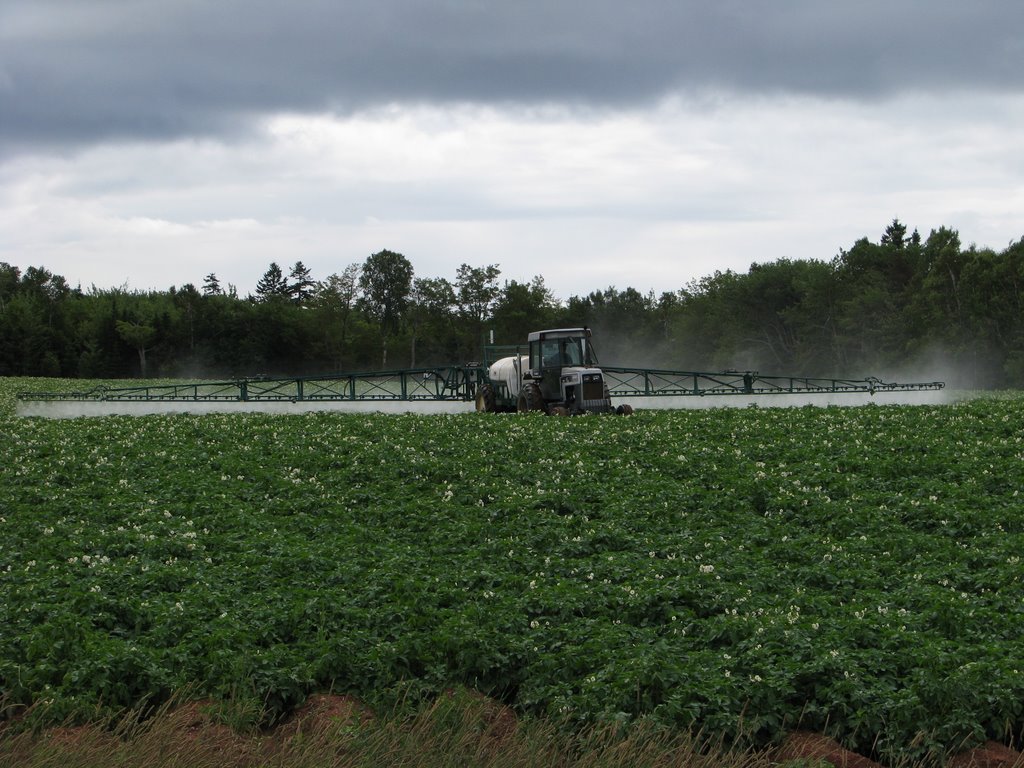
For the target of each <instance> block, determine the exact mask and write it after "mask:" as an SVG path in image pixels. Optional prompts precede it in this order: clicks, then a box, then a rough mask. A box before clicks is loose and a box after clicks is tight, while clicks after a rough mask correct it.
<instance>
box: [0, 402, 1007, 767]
mask: <svg viewBox="0 0 1024 768" xmlns="http://www.w3.org/2000/svg"><path fill="white" fill-rule="evenodd" d="M16 384H18V382H5V383H4V386H6V387H7V388H8V390H10V389H12V388H22V389H27V388H29V387H24V386H20V387H19V386H15V385H16ZM8 397H9V396H8ZM1020 405H1021V401H1020V400H1019V399H1016V398H1007V399H1002V400H998V399H987V400H974V401H970V402H965V403H960V404H955V405H949V406H934V407H932V406H929V407H909V406H908V407H896V406H884V407H863V408H828V409H820V408H795V409H759V408H749V409H713V410H707V411H679V412H647V413H644V412H641V413H638V414H637V415H636V416H634V417H632V418H628V419H626V418H599V417H585V418H577V419H552V418H543V417H536V418H535V417H532V416H519V415H478V414H467V415H460V416H414V415H403V416H386V415H342V414H310V415H306V416H288V417H270V416H264V415H231V416H223V415H221V416H205V417H196V416H186V415H181V416H166V417H145V418H138V417H112V418H96V419H80V420H69V421H47V420H39V419H17V418H14V417H13V416H9V415H8V416H0V445H2V446H3V447H2V448H0V451H2V459H3V460H2V461H0V597H2V600H0V628H2V629H0V685H2V688H3V690H4V692H5V694H6V697H7V702H8V704H10V703H26V704H27V703H30V702H35V701H44V700H45V701H50V702H52V705H51V711H52V712H53V713H54V716H64V715H66V714H68V713H71V712H75V711H79V710H81V709H82V708H86V707H90V706H94V705H95V704H96V703H97V702H99V703H102V704H103V705H105V706H112V707H125V706H133V705H137V704H139V703H140V702H143V701H150V702H159V701H161V700H163V699H165V698H166V697H168V696H170V695H171V693H172V692H174V691H176V690H179V689H181V688H184V687H187V686H191V687H192V688H193V690H195V691H197V692H198V693H199V694H201V695H204V696H207V695H208V696H214V697H230V696H237V695H239V694H244V695H248V696H252V697H254V698H256V699H258V700H259V701H260V702H262V703H263V704H265V705H266V706H267V708H268V713H269V716H271V717H275V716H279V715H281V714H284V713H286V712H288V711H289V710H290V709H291V708H292V707H294V706H295V705H296V704H298V703H300V702H301V701H302V700H303V698H304V697H305V696H306V695H307V694H309V693H310V692H312V691H316V690H326V689H328V688H330V689H333V690H334V691H336V692H350V693H354V694H356V695H358V696H360V697H362V698H364V699H365V700H367V701H370V702H387V701H392V700H395V699H396V698H398V697H413V698H416V697H418V696H428V695H432V694H435V693H437V692H439V691H441V690H444V689H445V688H447V687H449V686H452V685H455V684H464V685H468V686H471V687H473V688H476V689H478V690H480V691H483V692H485V693H488V694H490V695H493V696H496V697H499V698H501V699H503V700H504V701H506V702H508V703H510V704H512V705H514V706H515V707H517V708H518V709H519V710H520V711H522V712H525V713H535V714H545V715H552V716H555V717H558V718H565V719H567V720H568V721H569V722H591V721H595V720H602V719H610V720H623V721H632V720H636V719H640V718H647V719H652V720H655V721H657V722H662V723H666V724H669V725H671V726H673V727H677V728H683V729H685V728H703V729H704V732H705V733H708V732H710V733H716V734H722V735H723V736H725V737H728V738H738V739H741V740H754V741H756V742H759V743H763V742H765V741H769V740H772V739H777V738H779V737H780V736H781V735H782V734H783V733H785V732H786V731H788V730H791V729H793V728H796V727H800V728H804V729H807V728H810V729H815V730H819V731H826V732H828V733H830V734H831V735H835V736H837V737H838V738H840V739H841V740H842V741H843V742H844V743H845V744H847V745H848V746H851V747H855V748H857V749H859V750H861V751H864V752H870V751H872V750H874V753H875V754H876V755H879V756H882V757H886V758H888V759H892V758H894V757H896V756H901V757H907V756H915V755H916V756H921V755H923V754H925V753H927V752H929V751H931V752H933V753H936V754H937V753H940V752H942V751H944V750H946V749H948V748H952V747H955V746H959V745H960V744H961V743H962V742H963V741H964V740H967V741H969V742H970V741H977V740H981V739H984V738H986V737H992V738H999V739H1005V738H1009V737H1013V736H1016V737H1018V738H1019V737H1020V736H1021V733H1022V729H1024V674H1022V672H1024V611H1022V606H1024V584H1022V573H1024V568H1022V567H1021V563H1020V558H1021V553H1022V550H1024V512H1022V509H1024V499H1022V498H1021V496H1020V489H1021V488H1022V487H1024V436H1022V430H1021V427H1022V419H1021V415H1020V413H1021V410H1020ZM7 410H8V412H9V408H8V409H7Z"/></svg>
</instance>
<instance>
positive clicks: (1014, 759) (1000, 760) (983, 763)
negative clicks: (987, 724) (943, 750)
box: [946, 741, 1024, 768]
mask: <svg viewBox="0 0 1024 768" xmlns="http://www.w3.org/2000/svg"><path fill="white" fill-rule="evenodd" d="M946 765H947V768H1011V766H1012V767H1013V768H1020V767H1021V766H1024V755H1022V754H1021V753H1020V752H1017V751H1016V750H1014V749H1010V748H1009V747H1005V746H1003V745H1002V744H999V743H998V742H995V741H988V742H986V743H985V744H983V745H982V746H980V747H975V748H974V749H971V750H968V751H967V752H962V753H960V754H959V755H956V756H955V757H952V758H950V761H949V762H948V763H946Z"/></svg>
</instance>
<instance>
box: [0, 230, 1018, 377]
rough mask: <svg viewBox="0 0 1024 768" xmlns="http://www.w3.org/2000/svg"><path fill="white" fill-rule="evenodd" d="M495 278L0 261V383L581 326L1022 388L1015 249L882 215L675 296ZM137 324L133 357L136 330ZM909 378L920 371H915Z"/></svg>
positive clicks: (295, 360) (671, 347)
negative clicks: (80, 268)
mask: <svg viewBox="0 0 1024 768" xmlns="http://www.w3.org/2000/svg"><path fill="white" fill-rule="evenodd" d="M500 275H501V270H500V269H499V266H498V265H496V264H489V265H486V266H477V267H474V266H471V265H468V264H462V265H460V266H459V268H458V269H457V271H456V274H455V275H454V276H453V278H454V279H452V276H449V277H420V278H416V279H415V280H414V279H413V266H412V263H411V262H410V261H409V260H408V259H407V258H406V257H405V256H403V255H401V254H399V253H395V252H393V251H388V250H383V251H379V252H378V253H375V254H372V255H371V256H370V257H368V258H367V259H366V261H365V262H364V263H362V264H350V265H349V266H348V267H346V268H345V269H344V271H343V272H342V273H340V274H339V273H333V274H331V275H329V276H327V277H326V278H325V279H323V280H322V281H318V280H316V279H315V278H314V277H313V276H312V274H311V272H310V270H309V269H308V268H307V267H306V266H305V265H304V264H303V263H302V262H301V261H297V262H295V264H294V266H293V267H292V268H291V271H290V273H288V275H287V276H286V275H285V273H284V272H283V271H282V269H281V267H280V266H278V264H277V263H272V264H271V265H270V267H269V268H268V269H267V271H266V272H265V273H264V274H263V276H262V278H261V279H260V281H259V283H258V285H257V288H256V292H255V295H254V296H251V297H248V298H247V299H240V298H239V297H238V295H237V292H236V291H235V289H234V288H233V287H231V286H229V289H228V290H227V292H225V291H224V290H223V289H222V288H221V286H220V281H219V280H218V279H217V277H216V275H215V274H214V273H210V274H208V275H207V276H206V278H205V280H204V282H203V284H202V289H201V290H198V289H196V288H195V287H194V286H193V285H192V284H191V283H185V284H184V285H183V286H181V287H173V286H172V287H171V288H170V289H168V291H166V292H155V291H150V292H129V291H127V290H125V289H124V288H115V289H97V288H95V287H94V288H92V289H90V290H89V291H85V292H83V291H82V290H81V289H71V288H70V287H69V286H68V285H67V283H66V281H65V280H64V278H62V277H61V276H60V275H54V274H52V273H50V272H48V271H47V270H46V269H44V268H41V267H29V268H27V269H26V270H25V271H24V273H22V271H21V269H19V268H18V267H16V266H12V265H10V264H7V263H5V262H0V375H46V376H56V375H64V376H83V377H112V376H133V375H140V374H141V375H149V374H153V375H161V376H172V377H179V376H194V375H204V376H217V377H222V376H251V375H258V374H302V373H317V372H324V371H338V370H349V371H353V370H367V369H370V368H404V367H413V366H433V365H448V364H453V363H460V362H466V361H468V360H476V359H480V357H481V354H482V350H481V345H482V344H483V343H484V341H485V340H486V339H487V338H489V337H490V334H491V332H492V331H493V333H494V338H495V341H496V342H497V343H499V344H513V343H522V342H523V341H524V340H525V337H526V334H527V333H529V332H530V331H534V330H539V329H542V328H551V327H572V326H578V325H586V326H589V327H591V328H593V330H594V332H595V335H596V337H597V339H599V342H598V347H599V349H600V352H601V359H602V362H604V363H605V364H606V365H613V364H614V365H640V366H648V367H656V368H667V369H677V370H678V369H685V370H721V369H728V368H731V369H736V370H757V371H760V372H762V373H766V374H775V375H807V376H828V377H831V376H850V377H853V378H863V377H865V376H869V375H874V376H880V377H883V378H900V377H904V378H906V377H921V376H923V377H925V378H946V379H947V381H948V382H949V383H951V384H953V385H954V386H957V387H958V388H967V389H979V388H999V387H1007V386H1009V387H1022V386H1024V363H1022V362H1021V361H1022V360H1024V239H1022V240H1020V241H1018V242H1015V243H1011V244H1010V245H1009V246H1008V247H1007V248H1006V249H1004V250H1002V251H998V252H997V251H994V250H991V249H987V248H977V247H975V246H973V245H972V246H969V247H967V248H964V247H963V246H962V245H961V239H960V235H959V233H958V232H956V231H955V230H951V229H949V228H946V227H940V228H938V229H936V230H932V231H931V232H930V233H929V235H928V237H927V238H925V239H922V238H921V236H920V235H919V234H918V233H917V231H916V230H914V231H913V232H912V233H911V234H910V235H908V234H907V226H906V225H904V224H903V223H901V222H900V221H899V220H898V219H894V220H893V221H892V222H891V223H890V224H889V225H888V226H887V227H886V228H885V230H884V232H883V233H882V234H881V236H880V237H879V239H878V241H877V242H874V241H872V240H870V239H869V238H867V237H863V238H860V239H858V240H857V241H856V242H855V243H854V244H853V245H852V246H851V247H850V248H849V249H841V250H840V252H839V254H838V255H836V256H835V258H832V259H831V260H828V261H825V260H815V259H812V260H791V259H779V260H777V261H774V262H769V263H755V264H752V265H751V267H750V269H749V270H748V271H747V272H746V273H745V274H739V273H736V272H732V271H727V272H725V273H715V274H713V275H709V276H705V277H703V278H700V279H698V280H694V281H693V282H691V283H690V284H689V285H687V286H684V287H682V288H680V289H679V290H670V291H666V292H663V293H662V294H661V295H660V296H658V295H656V294H655V293H654V292H653V291H651V292H648V293H642V292H641V291H639V290H637V289H636V288H633V287H627V288H624V289H619V288H616V287H614V286H612V287H609V288H606V289H604V290H598V291H591V292H590V293H588V294H586V295H576V296H570V297H569V298H568V299H567V300H564V301H562V300H559V299H557V298H556V297H554V296H553V295H552V294H551V292H550V291H549V290H548V289H547V288H546V286H545V285H544V279H543V277H541V276H537V277H534V278H533V279H532V280H531V281H530V282H529V283H520V282H517V281H515V280H509V281H506V282H505V283H504V285H503V286H499V284H498V278H499V276H500ZM132 327H134V328H139V329H143V328H152V329H153V331H152V333H150V332H148V331H147V332H145V333H144V334H143V335H144V338H143V343H139V342H140V339H139V338H138V335H139V333H140V331H129V335H128V336H125V335H124V334H123V333H119V331H118V329H119V328H120V329H122V330H123V329H126V328H132ZM922 372H923V373H922Z"/></svg>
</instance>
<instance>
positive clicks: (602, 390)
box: [524, 328, 612, 413]
mask: <svg viewBox="0 0 1024 768" xmlns="http://www.w3.org/2000/svg"><path fill="white" fill-rule="evenodd" d="M527 340H528V341H529V345H530V354H529V366H530V367H529V372H527V373H526V374H525V376H524V379H526V380H530V381H532V382H534V383H535V384H536V387H537V388H538V389H539V392H540V396H541V398H542V399H543V406H544V409H545V410H548V409H550V408H564V409H565V410H566V411H568V412H569V413H580V412H585V411H588V412H594V413H597V412H604V411H610V410H612V406H611V399H610V398H609V396H608V390H607V387H606V386H605V382H604V375H603V373H602V372H601V369H600V368H599V367H597V353H596V351H595V350H594V345H593V343H592V342H591V336H590V329H589V328H558V329H555V330H550V331H534V332H533V333H531V334H530V335H529V336H528V337H527ZM531 389H532V387H531ZM530 406H532V404H529V405H528V409H532V407H530Z"/></svg>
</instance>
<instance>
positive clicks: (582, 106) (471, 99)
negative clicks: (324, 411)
mask: <svg viewBox="0 0 1024 768" xmlns="http://www.w3.org/2000/svg"><path fill="white" fill-rule="evenodd" d="M1022 126H1024V3H1022V2H1020V0H971V1H970V2H965V1H964V0H856V2H852V1H849V0H776V1H775V2H768V1H767V0H744V1H742V2H741V1H740V0H703V1H698V0H631V1H630V2H622V0H586V1H584V0H573V1H571V2H570V1H567V0H565V1H560V0H536V1H535V0H516V2H505V3H499V2H493V1H487V2H484V1H483V0H480V1H478V2H474V1H470V0H436V1H434V2H430V1H428V0H287V2H286V1H285V0H244V1H243V0H0V261H7V262H9V263H12V264H15V265H17V266H20V267H21V268H22V269H24V268H25V267H28V266H30V265H37V266H39V265H41V266H45V267H47V268H48V269H50V270H52V271H54V272H57V273H59V274H62V275H64V276H65V277H66V278H67V279H68V280H69V282H71V283H72V284H73V285H76V284H81V285H82V286H83V288H88V287H89V286H90V285H93V284H95V285H96V286H97V287H100V288H108V287H114V286H120V285H127V286H128V287H129V288H131V289H139V290H144V289H148V288H156V289H161V290H163V289H166V288H168V287H170V286H171V285H182V284H184V283H188V282H191V283H193V284H195V285H197V286H198V285H201V284H202V282H203V278H204V276H205V275H206V274H208V273H210V272H214V273H216V274H217V276H218V277H219V278H220V279H221V281H222V283H232V284H234V285H236V286H237V288H238V290H239V292H240V293H241V294H242V295H245V294H246V293H248V292H250V291H252V289H253V288H254V286H255V283H256V281H257V280H258V279H259V277H260V275H261V274H262V273H263V272H264V271H265V270H266V268H267V266H268V265H269V263H270V262H271V261H276V262H278V263H279V264H280V265H281V266H282V267H283V268H284V269H285V271H287V270H288V268H289V267H290V266H291V265H292V264H294V263H295V262H296V261H297V260H301V261H303V262H304V263H305V264H306V266H308V267H310V268H311V270H312V272H313V276H314V278H317V279H323V278H325V277H326V276H327V275H328V274H330V273H332V272H340V271H341V270H343V269H344V268H345V266H346V265H348V264H351V263H355V262H360V263H361V262H362V261H364V260H365V258H366V257H367V256H369V255H370V254H371V253H374V252H376V251H379V250H381V249H384V248H389V249H391V250H394V251H398V252H400V253H403V254H404V255H405V256H406V257H408V258H409V260H410V261H411V262H412V264H413V266H414V267H415V269H416V274H417V276H420V277H446V278H449V279H454V277H455V271H456V269H457V268H458V266H459V265H460V264H462V263H468V264H470V265H473V266H482V265H486V264H498V265H499V266H500V268H501V270H502V278H503V279H509V280H519V281H525V280H529V279H530V278H532V277H533V276H534V275H538V274H539V275H543V276H544V277H545V279H546V281H547V284H548V286H549V287H550V288H551V289H553V290H554V292H555V293H556V295H558V296H559V297H560V298H563V299H564V298H568V297H569V296H570V295H574V294H575V295H582V294H586V293H588V292H589V291H592V290H596V289H601V288H606V287H608V286H616V287H618V288H620V289H621V288H625V287H627V286H632V287H634V288H637V289H639V290H641V291H643V292H647V291H649V290H654V291H655V292H658V293H660V292H662V291H674V290H678V289H679V288H682V287H683V286H684V285H685V284H686V283H687V282H689V281H690V280H692V279H694V278H699V277H701V276H703V275H707V274H710V273H712V272H713V271H714V270H716V269H721V270H724V269H730V268H731V269H734V270H738V271H746V270H747V269H748V268H749V266H750V264H751V263H752V262H766V261H773V260H776V259H779V258H798V259H809V258H817V259H824V260H827V259H830V258H832V257H833V256H834V255H835V254H836V253H838V252H839V250H840V249H842V248H849V247H850V246H851V245H852V244H853V243H854V241H855V240H857V239H858V238H860V237H863V236H867V237H869V238H871V239H872V240H877V239H878V237H879V236H880V235H881V233H882V231H883V230H884V228H885V226H886V225H887V224H888V223H889V222H890V221H891V220H892V219H893V218H894V217H899V218H900V219H901V220H902V221H903V222H904V223H906V224H907V225H908V226H909V227H911V228H915V227H916V228H918V229H920V231H921V234H922V235H923V236H927V234H928V232H929V230H930V229H932V228H937V227H939V226H949V227H953V228H955V229H957V230H959V232H960V236H961V239H962V241H963V242H964V244H965V245H968V244H971V243H976V244H977V245H978V246H988V247H992V248H995V249H996V250H1001V249H1003V248H1005V247H1006V246H1007V245H1008V243H1009V242H1010V241H1015V240H1018V239H1019V238H1021V237H1022V236H1024V215H1022V214H1024V138H1022V137H1024V128H1022Z"/></svg>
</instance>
